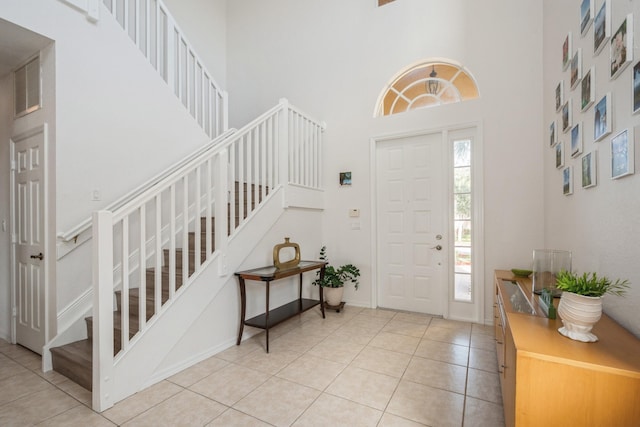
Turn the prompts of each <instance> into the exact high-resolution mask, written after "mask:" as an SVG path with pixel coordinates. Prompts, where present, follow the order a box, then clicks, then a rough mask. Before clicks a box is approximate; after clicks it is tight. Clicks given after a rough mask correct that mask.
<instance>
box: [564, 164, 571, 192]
mask: <svg viewBox="0 0 640 427" xmlns="http://www.w3.org/2000/svg"><path fill="white" fill-rule="evenodd" d="M562 194H564V195H565V196H568V195H570V194H573V173H572V170H571V166H567V167H566V168H564V169H562Z"/></svg>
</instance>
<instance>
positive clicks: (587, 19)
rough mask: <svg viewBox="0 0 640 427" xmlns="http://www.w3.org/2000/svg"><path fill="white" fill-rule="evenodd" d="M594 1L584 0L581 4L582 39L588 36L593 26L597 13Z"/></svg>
mask: <svg viewBox="0 0 640 427" xmlns="http://www.w3.org/2000/svg"><path fill="white" fill-rule="evenodd" d="M593 1H595V0H593ZM593 1H592V0H582V3H580V34H581V35H582V37H584V36H586V35H587V30H588V29H589V27H590V26H591V22H593V14H594V13H595V4H594V3H593Z"/></svg>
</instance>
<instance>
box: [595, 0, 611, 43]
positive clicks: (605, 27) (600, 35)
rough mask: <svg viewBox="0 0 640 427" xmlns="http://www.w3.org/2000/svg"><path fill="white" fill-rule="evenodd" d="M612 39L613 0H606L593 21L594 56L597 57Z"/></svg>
mask: <svg viewBox="0 0 640 427" xmlns="http://www.w3.org/2000/svg"><path fill="white" fill-rule="evenodd" d="M609 37H611V0H604V3H602V6H601V7H600V10H599V11H598V13H597V14H596V17H595V18H594V20H593V55H594V56H595V55H597V54H599V53H600V51H601V50H602V49H603V48H604V46H605V45H606V44H607V41H608V40H609Z"/></svg>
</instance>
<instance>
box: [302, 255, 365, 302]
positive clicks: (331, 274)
mask: <svg viewBox="0 0 640 427" xmlns="http://www.w3.org/2000/svg"><path fill="white" fill-rule="evenodd" d="M320 260H321V261H325V262H327V263H328V262H329V258H328V257H327V247H326V246H323V247H322V248H321V249H320ZM316 276H317V278H316V280H314V281H313V285H316V286H322V287H323V288H324V289H323V293H324V296H325V300H326V302H327V305H328V306H330V307H338V306H340V303H341V302H342V295H343V293H344V285H345V283H349V282H351V283H352V284H353V285H354V287H355V288H356V289H358V285H359V282H358V277H360V270H359V269H358V267H356V266H355V265H353V264H345V265H342V266H340V267H338V268H335V267H334V266H332V265H329V264H327V266H326V267H325V269H324V277H322V279H320V272H319V271H318V272H317V273H316Z"/></svg>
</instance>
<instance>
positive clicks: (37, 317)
mask: <svg viewBox="0 0 640 427" xmlns="http://www.w3.org/2000/svg"><path fill="white" fill-rule="evenodd" d="M12 140H13V144H12V156H11V158H12V170H13V180H12V181H13V191H12V193H13V200H12V201H13V212H12V214H13V218H12V224H13V230H12V233H13V236H12V239H13V242H14V243H13V244H14V254H15V255H14V272H13V283H14V285H13V289H14V298H15V301H14V304H15V331H16V332H15V333H16V342H17V343H18V344H21V345H23V346H25V347H27V348H29V349H31V350H33V351H35V352H37V353H39V354H42V346H43V345H44V344H45V332H46V331H45V319H46V317H45V303H46V294H47V292H46V285H45V263H44V255H43V254H44V252H45V250H44V249H45V232H44V229H45V227H44V219H45V215H44V210H45V183H44V179H45V171H44V170H45V159H46V155H45V153H46V147H45V144H46V133H45V127H43V126H41V127H39V128H37V129H36V130H34V131H30V132H27V133H25V134H22V135H19V136H16V137H15V138H13V139H12Z"/></svg>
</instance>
